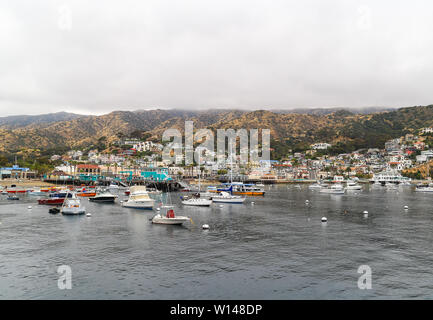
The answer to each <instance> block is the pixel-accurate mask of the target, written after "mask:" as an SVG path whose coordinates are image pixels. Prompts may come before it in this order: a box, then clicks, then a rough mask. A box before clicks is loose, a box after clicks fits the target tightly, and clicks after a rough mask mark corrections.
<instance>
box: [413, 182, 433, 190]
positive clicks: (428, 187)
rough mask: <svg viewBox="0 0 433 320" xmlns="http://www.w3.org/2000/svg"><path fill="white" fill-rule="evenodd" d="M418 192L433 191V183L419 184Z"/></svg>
mask: <svg viewBox="0 0 433 320" xmlns="http://www.w3.org/2000/svg"><path fill="white" fill-rule="evenodd" d="M415 191H417V192H433V183H430V184H428V185H417V186H416V188H415Z"/></svg>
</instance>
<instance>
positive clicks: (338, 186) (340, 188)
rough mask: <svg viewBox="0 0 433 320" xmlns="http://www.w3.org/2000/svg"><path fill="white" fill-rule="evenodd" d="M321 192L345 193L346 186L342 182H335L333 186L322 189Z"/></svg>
mask: <svg viewBox="0 0 433 320" xmlns="http://www.w3.org/2000/svg"><path fill="white" fill-rule="evenodd" d="M320 192H321V193H329V194H344V188H343V186H342V185H341V184H339V183H337V184H333V185H332V186H328V187H326V188H322V189H320Z"/></svg>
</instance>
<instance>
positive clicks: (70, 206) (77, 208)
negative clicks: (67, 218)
mask: <svg viewBox="0 0 433 320" xmlns="http://www.w3.org/2000/svg"><path fill="white" fill-rule="evenodd" d="M60 212H61V213H62V214H63V215H80V214H85V213H86V208H85V207H83V206H82V205H81V200H80V199H78V198H77V197H76V194H75V193H73V194H72V197H67V198H65V202H64V203H63V205H62V208H61V209H60Z"/></svg>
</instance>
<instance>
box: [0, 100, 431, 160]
mask: <svg viewBox="0 0 433 320" xmlns="http://www.w3.org/2000/svg"><path fill="white" fill-rule="evenodd" d="M29 117H30V118H26V117H25V116H24V117H23V118H21V119H17V118H13V117H12V118H11V117H5V118H0V124H1V125H0V152H3V153H14V152H17V151H19V150H21V149H40V150H65V149H70V148H78V147H87V146H91V145H95V144H96V143H97V141H98V139H103V140H104V141H106V142H107V143H108V144H109V143H112V142H114V141H117V140H118V139H119V137H122V136H124V137H126V136H129V135H130V134H131V133H132V132H142V133H148V134H150V135H151V136H153V137H154V138H156V139H160V138H161V135H162V133H163V132H164V130H165V129H167V128H177V129H179V130H181V131H183V128H184V121H185V120H192V121H194V127H195V128H196V129H198V128H209V129H214V130H215V129H218V128H226V129H227V128H234V129H239V128H246V129H251V128H259V129H260V128H261V129H265V128H267V129H270V130H271V139H272V143H273V144H274V147H277V148H283V149H284V148H295V149H297V148H300V149H302V148H305V147H306V146H307V145H308V144H310V143H313V142H318V141H321V142H330V143H333V144H337V146H338V147H339V148H342V150H343V151H344V150H347V149H353V150H354V149H357V148H363V147H383V144H384V142H385V141H386V140H388V139H391V138H394V137H399V136H401V135H403V134H405V133H408V132H414V131H416V130H417V129H419V128H421V127H425V126H433V106H419V107H409V108H401V109H397V110H394V111H384V112H377V113H371V114H354V113H351V112H349V111H345V110H339V111H335V112H332V113H329V114H316V113H312V114H306V113H279V112H272V111H264V110H256V111H250V112H248V111H240V110H211V111H185V110H150V111H143V110H138V111H114V112H111V113H109V114H105V115H101V116H79V115H73V114H65V113H61V114H51V115H45V116H44V115H41V116H29ZM65 117H66V118H67V119H65ZM6 119H8V120H6ZM56 119H60V120H58V121H56ZM337 151H338V150H337Z"/></svg>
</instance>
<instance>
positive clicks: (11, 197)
mask: <svg viewBox="0 0 433 320" xmlns="http://www.w3.org/2000/svg"><path fill="white" fill-rule="evenodd" d="M6 199H7V200H20V198H18V197H17V196H15V195H10V196H9V197H7V198H6Z"/></svg>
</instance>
